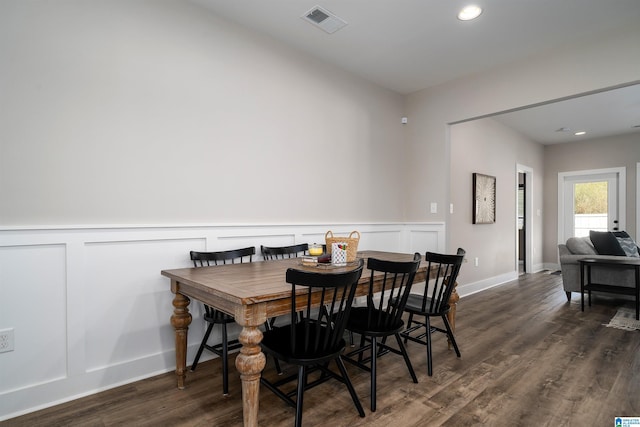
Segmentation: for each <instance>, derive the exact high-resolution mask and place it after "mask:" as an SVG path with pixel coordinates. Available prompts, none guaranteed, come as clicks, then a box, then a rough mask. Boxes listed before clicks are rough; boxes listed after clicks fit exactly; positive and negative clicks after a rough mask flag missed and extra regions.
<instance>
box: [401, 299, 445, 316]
mask: <svg viewBox="0 0 640 427" xmlns="http://www.w3.org/2000/svg"><path fill="white" fill-rule="evenodd" d="M422 298H423V297H422V295H418V294H410V295H409V298H407V304H406V305H405V307H404V311H406V312H409V313H413V314H422V315H436V316H438V315H442V314H447V313H448V312H449V305H448V304H446V305H444V306H443V307H442V310H441V311H439V312H432V311H431V310H430V309H429V306H430V305H431V298H427V303H426V304H425V309H424V310H423V309H422Z"/></svg>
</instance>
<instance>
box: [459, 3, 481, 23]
mask: <svg viewBox="0 0 640 427" xmlns="http://www.w3.org/2000/svg"><path fill="white" fill-rule="evenodd" d="M481 13H482V9H481V8H480V7H479V6H476V5H469V6H465V7H464V8H463V9H462V10H461V11H460V13H458V19H459V20H461V21H470V20H472V19H476V18H477V17H478V16H480V14H481Z"/></svg>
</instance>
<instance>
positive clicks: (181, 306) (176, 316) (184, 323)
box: [171, 283, 191, 389]
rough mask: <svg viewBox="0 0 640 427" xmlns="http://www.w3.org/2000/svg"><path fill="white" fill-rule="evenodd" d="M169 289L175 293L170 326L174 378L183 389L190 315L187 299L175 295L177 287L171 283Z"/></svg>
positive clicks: (177, 294)
mask: <svg viewBox="0 0 640 427" xmlns="http://www.w3.org/2000/svg"><path fill="white" fill-rule="evenodd" d="M171 289H172V291H173V292H175V293H176V296H175V297H174V298H173V307H174V308H173V315H172V316H171V326H173V328H174V329H175V331H176V377H177V379H178V388H179V389H183V388H184V381H185V378H186V371H187V332H188V331H189V325H190V324H191V313H189V302H190V301H189V298H187V297H186V296H184V295H182V294H180V293H177V292H176V290H177V286H175V284H173V283H172V286H171Z"/></svg>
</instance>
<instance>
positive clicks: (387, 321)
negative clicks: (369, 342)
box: [347, 307, 404, 337]
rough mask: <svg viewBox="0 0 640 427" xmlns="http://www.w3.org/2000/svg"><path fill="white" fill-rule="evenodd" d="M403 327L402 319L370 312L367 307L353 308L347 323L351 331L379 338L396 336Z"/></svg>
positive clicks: (384, 313) (377, 311) (378, 312)
mask: <svg viewBox="0 0 640 427" xmlns="http://www.w3.org/2000/svg"><path fill="white" fill-rule="evenodd" d="M403 327H404V322H403V321H402V319H394V318H393V317H392V315H391V314H390V313H387V312H381V311H379V310H369V309H368V308H367V307H353V308H352V309H351V313H349V320H348V321H347V329H348V330H349V331H352V332H355V333H357V334H361V335H368V336H377V337H385V336H389V335H391V334H395V333H396V332H400V331H401V330H402V328H403Z"/></svg>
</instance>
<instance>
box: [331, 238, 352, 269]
mask: <svg viewBox="0 0 640 427" xmlns="http://www.w3.org/2000/svg"><path fill="white" fill-rule="evenodd" d="M347 246H348V245H347V243H345V242H338V243H332V244H331V264H332V265H336V266H344V265H347Z"/></svg>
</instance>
